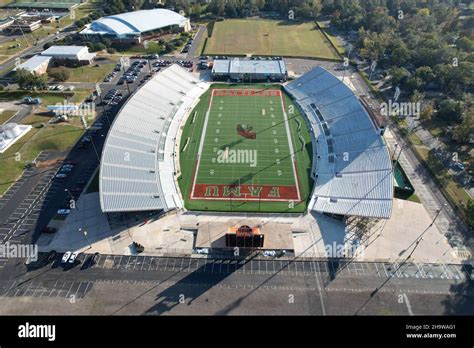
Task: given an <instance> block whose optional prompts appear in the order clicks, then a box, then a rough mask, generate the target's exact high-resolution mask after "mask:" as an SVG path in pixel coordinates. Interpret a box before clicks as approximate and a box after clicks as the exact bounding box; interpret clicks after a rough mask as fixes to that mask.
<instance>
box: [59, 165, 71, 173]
mask: <svg viewBox="0 0 474 348" xmlns="http://www.w3.org/2000/svg"><path fill="white" fill-rule="evenodd" d="M71 170H72V167H66V166H62V167H61V172H70V171H71Z"/></svg>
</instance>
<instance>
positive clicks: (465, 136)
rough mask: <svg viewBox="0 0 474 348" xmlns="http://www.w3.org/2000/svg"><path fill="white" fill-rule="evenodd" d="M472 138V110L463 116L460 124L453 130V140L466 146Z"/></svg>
mask: <svg viewBox="0 0 474 348" xmlns="http://www.w3.org/2000/svg"><path fill="white" fill-rule="evenodd" d="M473 137H474V108H472V107H471V108H470V109H469V110H468V111H466V113H465V114H464V116H463V118H462V122H461V123H460V124H459V125H457V126H456V127H455V128H454V138H455V139H456V140H457V141H459V142H460V143H464V144H467V143H469V141H471V140H472V138H473Z"/></svg>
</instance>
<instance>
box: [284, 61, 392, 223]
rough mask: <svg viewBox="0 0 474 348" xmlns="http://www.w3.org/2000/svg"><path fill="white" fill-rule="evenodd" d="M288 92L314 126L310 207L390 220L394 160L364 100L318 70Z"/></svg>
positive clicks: (325, 211)
mask: <svg viewBox="0 0 474 348" xmlns="http://www.w3.org/2000/svg"><path fill="white" fill-rule="evenodd" d="M285 89H286V90H287V91H288V92H289V93H290V94H291V95H292V96H293V97H294V100H295V102H296V104H297V105H298V106H299V108H300V109H301V110H302V112H303V113H304V114H305V115H306V117H307V119H308V123H309V124H310V126H311V127H310V130H311V133H312V138H313V168H312V170H311V172H312V177H313V179H314V182H315V183H314V191H313V194H312V197H311V202H310V204H309V209H310V210H315V211H317V212H322V213H330V214H339V215H348V216H363V217H374V218H389V217H390V215H391V212H392V201H393V173H392V162H391V159H390V155H389V152H388V148H387V146H386V144H385V142H384V140H383V137H382V136H381V135H380V134H379V130H378V129H377V128H376V127H375V125H374V124H373V123H372V120H371V119H370V116H369V114H368V113H367V111H366V110H365V109H364V107H363V106H362V104H361V102H360V101H359V98H358V97H357V96H356V95H355V94H354V93H353V92H352V91H351V89H350V88H349V87H348V86H347V85H345V84H344V83H343V82H342V81H341V80H340V79H339V78H337V77H336V76H334V75H333V74H331V73H329V72H328V71H326V70H325V69H323V68H319V67H318V68H315V69H313V70H311V71H310V72H308V73H306V74H305V75H303V76H302V77H300V78H299V79H297V80H295V81H292V82H291V83H289V84H287V85H286V86H285Z"/></svg>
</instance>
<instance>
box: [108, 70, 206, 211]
mask: <svg viewBox="0 0 474 348" xmlns="http://www.w3.org/2000/svg"><path fill="white" fill-rule="evenodd" d="M208 88H209V84H207V83H203V82H200V81H199V80H197V79H196V78H194V77H193V76H192V75H191V74H190V73H188V72H187V71H185V70H184V69H183V68H181V67H179V66H178V65H172V66H170V67H168V68H167V69H165V70H163V71H162V72H160V73H158V74H156V75H155V76H154V77H153V78H152V79H151V80H150V81H149V82H148V83H146V84H145V85H144V86H143V87H142V88H140V89H139V90H137V91H136V92H135V94H134V95H132V96H131V97H130V99H129V100H128V102H127V103H126V104H125V105H124V106H123V107H122V109H121V110H120V112H119V114H118V115H117V117H116V119H115V121H114V123H113V125H112V128H111V130H110V132H109V134H108V136H107V139H106V143H105V146H104V150H103V153H102V161H101V167H100V204H101V208H102V211H104V212H118V211H145V210H160V209H164V210H170V209H174V208H180V207H182V206H183V202H182V199H181V198H180V194H179V188H178V187H176V184H175V178H174V173H175V172H176V169H175V165H174V163H175V161H174V158H173V157H174V151H175V142H176V136H177V133H178V130H179V126H180V124H181V121H182V120H183V118H184V117H185V116H186V115H187V113H188V112H189V110H191V109H192V107H193V105H194V104H195V103H196V102H197V100H198V99H199V96H200V95H201V94H202V93H204V92H205V91H206V90H207V89H208Z"/></svg>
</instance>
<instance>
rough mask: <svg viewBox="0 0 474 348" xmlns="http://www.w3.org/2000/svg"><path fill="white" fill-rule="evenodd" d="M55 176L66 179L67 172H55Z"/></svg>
mask: <svg viewBox="0 0 474 348" xmlns="http://www.w3.org/2000/svg"><path fill="white" fill-rule="evenodd" d="M55 178H56V179H66V178H67V174H66V173H59V174H56V176H55Z"/></svg>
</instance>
